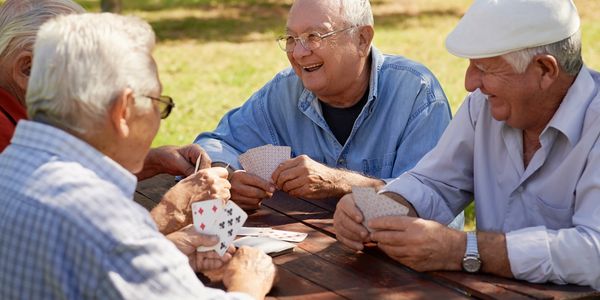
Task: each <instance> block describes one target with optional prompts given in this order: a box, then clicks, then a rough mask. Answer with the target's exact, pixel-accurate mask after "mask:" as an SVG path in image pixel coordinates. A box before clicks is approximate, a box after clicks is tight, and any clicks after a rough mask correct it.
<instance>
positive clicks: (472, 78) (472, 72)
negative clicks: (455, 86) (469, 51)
mask: <svg viewBox="0 0 600 300" xmlns="http://www.w3.org/2000/svg"><path fill="white" fill-rule="evenodd" d="M481 75H482V72H481V70H479V68H477V67H476V66H475V64H473V62H469V67H468V68H467V72H466V73H465V89H466V90H467V91H469V92H474V91H475V90H477V89H478V88H480V87H481Z"/></svg>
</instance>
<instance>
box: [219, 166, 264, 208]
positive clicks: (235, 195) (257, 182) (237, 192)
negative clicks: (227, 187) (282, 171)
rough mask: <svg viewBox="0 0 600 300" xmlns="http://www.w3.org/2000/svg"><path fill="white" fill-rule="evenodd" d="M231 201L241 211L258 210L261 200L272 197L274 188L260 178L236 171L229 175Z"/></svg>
mask: <svg viewBox="0 0 600 300" xmlns="http://www.w3.org/2000/svg"><path fill="white" fill-rule="evenodd" d="M230 180H231V200H233V201H234V202H235V203H236V204H237V205H239V206H240V207H241V208H243V209H258V208H260V202H261V201H262V200H263V199H268V198H271V196H273V192H275V186H274V185H273V184H272V183H269V182H268V181H266V180H263V179H262V178H260V177H258V176H256V175H253V174H250V173H246V171H243V170H238V171H235V172H233V174H232V175H231V178H230Z"/></svg>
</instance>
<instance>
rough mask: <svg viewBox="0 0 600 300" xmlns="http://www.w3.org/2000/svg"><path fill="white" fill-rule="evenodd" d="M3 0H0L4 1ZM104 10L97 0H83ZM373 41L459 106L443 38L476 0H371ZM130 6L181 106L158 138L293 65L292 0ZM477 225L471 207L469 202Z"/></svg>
mask: <svg viewBox="0 0 600 300" xmlns="http://www.w3.org/2000/svg"><path fill="white" fill-rule="evenodd" d="M1 2H2V0H0V3H1ZM78 2H79V3H81V4H82V5H83V6H84V7H85V8H86V9H88V10H91V11H98V10H99V0H80V1H78ZM371 3H372V4H373V11H374V15H375V28H376V29H375V32H376V33H375V42H374V43H375V45H376V46H377V47H379V48H380V49H381V50H383V51H384V52H386V53H393V54H400V55H403V56H406V57H408V58H410V59H413V60H416V61H419V62H422V63H423V64H425V65H426V66H428V67H429V68H430V69H431V70H432V71H433V73H434V74H436V76H437V77H438V79H439V80H440V82H441V84H442V86H443V87H444V90H445V92H446V95H447V96H448V99H449V100H450V103H451V106H452V109H453V111H456V109H457V108H458V107H459V105H460V104H461V102H462V100H463V98H464V97H465V95H466V92H465V90H464V87H463V78H464V70H465V69H466V66H467V61H466V60H464V59H459V58H456V57H454V56H452V55H450V54H448V53H447V52H446V50H445V48H444V39H445V37H446V35H447V34H448V32H449V31H450V30H451V29H452V28H453V27H454V25H455V24H456V23H457V21H458V20H459V18H460V17H461V16H462V14H463V13H464V12H465V10H466V9H467V7H468V6H469V4H470V3H472V1H471V0H452V1H447V0H372V1H371ZM575 3H576V5H577V6H578V8H579V11H580V14H581V16H582V20H583V27H582V32H583V41H584V50H583V52H584V54H583V55H584V59H585V62H586V64H587V65H588V66H589V67H591V68H593V69H600V51H599V50H600V23H599V22H595V21H593V20H595V19H598V18H600V1H597V0H575ZM123 4H124V9H125V11H124V13H125V14H132V15H136V16H139V17H141V18H143V19H145V20H147V21H148V22H149V23H150V24H151V25H152V27H153V28H154V30H155V32H156V34H157V37H158V45H157V48H156V51H155V58H156V60H157V62H158V65H159V71H160V76H161V79H162V82H163V85H164V94H166V95H170V96H172V97H173V98H174V99H175V101H176V103H177V107H176V108H175V109H174V111H173V113H172V115H171V117H169V119H167V120H165V121H164V122H163V123H162V126H161V129H160V131H159V133H158V136H157V137H156V139H155V141H154V146H159V145H164V144H176V145H177V144H187V143H190V142H191V141H193V139H194V138H195V137H196V135H197V134H198V133H200V132H203V131H209V130H212V129H214V128H215V126H216V125H217V123H218V121H219V120H220V118H221V116H223V114H225V113H226V112H227V111H228V110H230V109H232V108H234V107H237V106H239V105H241V104H242V103H243V102H244V101H245V100H246V99H247V98H248V97H249V96H250V95H251V94H252V93H253V92H254V91H256V90H257V89H258V88H260V87H261V86H262V85H264V84H265V83H266V82H267V81H268V80H269V79H271V78H272V77H273V75H274V74H275V73H276V72H278V71H279V70H281V69H283V68H285V67H286V66H288V61H287V58H286V56H285V54H284V53H283V52H282V51H281V50H279V48H278V47H277V45H276V44H275V42H274V39H275V38H276V37H277V36H278V35H279V34H281V33H282V31H283V28H284V27H285V21H286V16H287V11H288V9H289V7H290V4H291V0H123ZM467 214H468V216H467V219H468V227H470V228H472V227H473V221H472V220H473V207H470V208H469V209H468V210H467Z"/></svg>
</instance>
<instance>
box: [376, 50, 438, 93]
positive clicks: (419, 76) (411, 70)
mask: <svg viewBox="0 0 600 300" xmlns="http://www.w3.org/2000/svg"><path fill="white" fill-rule="evenodd" d="M380 72H381V74H382V76H402V77H404V78H405V79H410V78H411V77H412V79H413V80H417V81H420V82H423V83H426V84H434V83H435V84H436V85H437V84H439V83H438V80H437V78H436V77H435V75H434V74H433V73H432V72H431V70H429V69H428V68H427V67H426V66H424V65H423V64H421V63H419V62H416V61H413V60H410V59H408V58H405V57H403V56H399V55H389V54H384V55H383V63H382V64H381V70H380Z"/></svg>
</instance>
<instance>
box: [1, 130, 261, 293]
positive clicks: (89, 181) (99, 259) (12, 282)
mask: <svg viewBox="0 0 600 300" xmlns="http://www.w3.org/2000/svg"><path fill="white" fill-rule="evenodd" d="M11 142H12V144H11V145H10V146H8V148H6V150H5V151H4V152H3V153H2V154H1V155H0V299H232V298H239V299H252V298H251V297H250V296H248V295H245V294H242V293H234V294H226V293H225V292H223V291H221V290H216V289H210V288H206V287H204V286H203V285H202V283H201V282H200V281H199V280H198V278H197V277H196V275H195V274H194V272H193V271H192V269H191V268H190V266H189V264H188V259H187V257H185V256H184V255H183V254H182V253H181V252H180V251H179V250H177V248H176V247H175V245H173V243H171V242H170V241H169V240H167V239H166V238H165V237H164V236H163V235H162V234H161V233H160V232H158V230H157V228H156V225H155V224H154V221H153V220H152V218H151V217H150V214H149V213H148V212H147V211H146V210H145V209H144V208H143V207H141V206H139V205H138V204H137V203H135V202H134V201H133V200H132V198H133V193H134V191H135V185H136V178H135V176H133V175H132V174H131V173H129V172H128V171H127V170H125V169H124V168H122V167H121V166H120V165H119V164H117V163H116V162H114V161H112V160H111V159H110V158H108V157H107V156H105V155H103V154H102V153H100V152H98V151H97V150H96V149H94V148H92V147H91V146H90V145H88V144H86V143H85V142H83V141H82V140H79V139H77V138H75V137H74V136H72V135H69V134H67V133H66V132H64V131H62V130H60V129H57V128H55V127H52V126H48V125H44V124H41V123H37V122H30V121H20V122H19V124H18V125H17V129H16V132H15V135H14V137H13V139H12V141H11Z"/></svg>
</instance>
